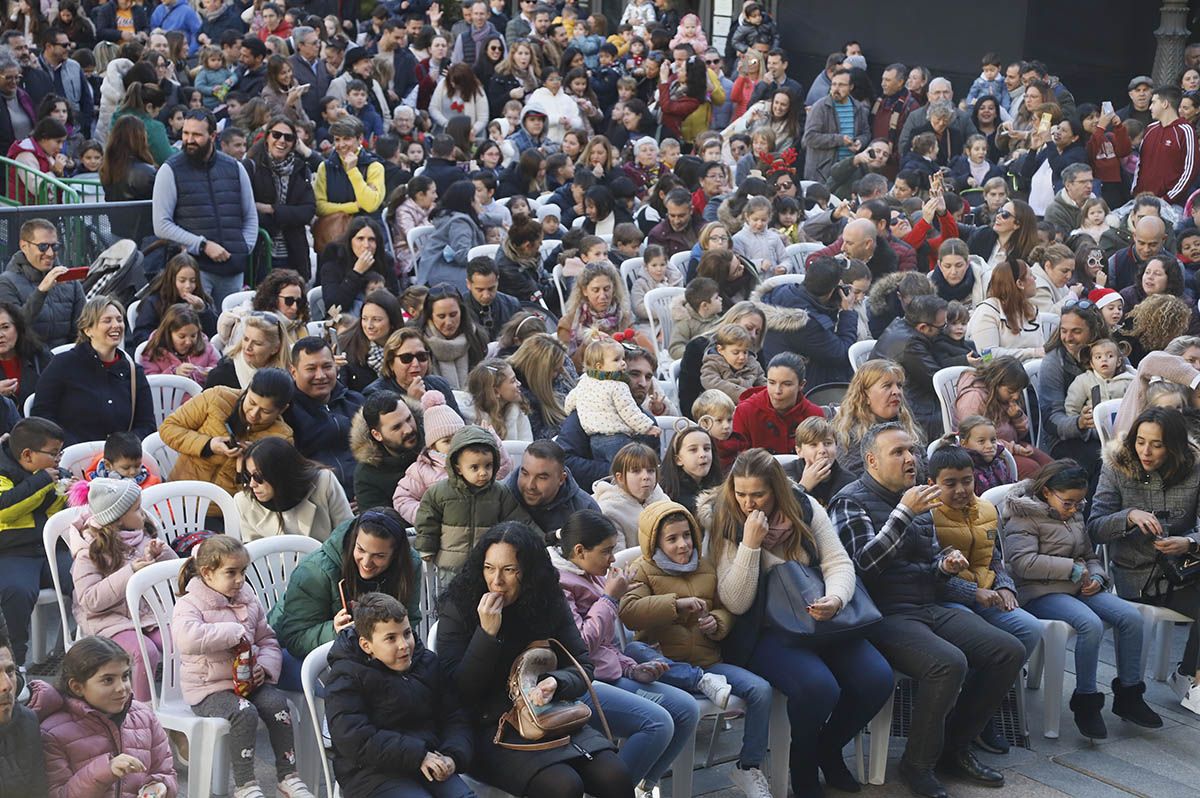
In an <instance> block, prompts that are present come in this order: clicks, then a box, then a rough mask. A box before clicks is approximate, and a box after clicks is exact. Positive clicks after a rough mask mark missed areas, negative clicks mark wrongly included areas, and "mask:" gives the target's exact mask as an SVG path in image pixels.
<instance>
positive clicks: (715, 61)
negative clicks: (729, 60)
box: [704, 58, 721, 66]
mask: <svg viewBox="0 0 1200 798" xmlns="http://www.w3.org/2000/svg"><path fill="white" fill-rule="evenodd" d="M704 63H706V64H708V65H709V66H716V65H717V64H719V63H721V59H720V58H705V59H704Z"/></svg>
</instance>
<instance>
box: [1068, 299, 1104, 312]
mask: <svg viewBox="0 0 1200 798" xmlns="http://www.w3.org/2000/svg"><path fill="white" fill-rule="evenodd" d="M1094 307H1096V305H1095V303H1094V302H1092V300H1090V299H1072V300H1071V301H1069V302H1064V303H1063V306H1062V309H1063V310H1071V309H1072V308H1078V309H1079V310H1087V309H1088V308H1094Z"/></svg>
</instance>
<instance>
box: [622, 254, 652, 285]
mask: <svg viewBox="0 0 1200 798" xmlns="http://www.w3.org/2000/svg"><path fill="white" fill-rule="evenodd" d="M645 265H646V261H645V259H643V258H626V259H625V260H623V261H621V279H622V280H624V281H625V288H626V289H627V290H628V289H632V288H633V281H634V280H636V279H637V272H638V269H641V268H642V267H643V266H645Z"/></svg>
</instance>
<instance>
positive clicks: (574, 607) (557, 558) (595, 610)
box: [546, 546, 637, 682]
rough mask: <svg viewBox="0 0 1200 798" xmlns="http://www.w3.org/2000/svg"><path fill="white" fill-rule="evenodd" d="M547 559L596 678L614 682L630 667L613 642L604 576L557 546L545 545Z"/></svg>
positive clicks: (613, 615)
mask: <svg viewBox="0 0 1200 798" xmlns="http://www.w3.org/2000/svg"><path fill="white" fill-rule="evenodd" d="M546 551H547V552H549V554H550V562H551V563H553V565H554V567H555V568H556V569H558V583H559V585H561V586H562V592H563V597H564V598H565V599H566V600H567V607H568V608H570V610H571V618H572V619H573V620H574V621H575V628H577V629H578V630H579V636H580V637H582V638H583V643H584V645H586V646H587V648H588V656H589V657H591V660H592V664H593V665H594V666H595V667H596V678H597V679H600V680H601V681H605V682H615V681H616V680H617V679H619V678H621V677H622V676H625V675H627V674H628V673H629V671H630V670H631V669H632V668H633V666H634V665H635V664H637V663H635V662H634V661H633V660H632V659H630V658H629V657H627V656H625V655H624V654H623V653H621V650H620V649H619V648H617V647H616V646H615V645H613V640H614V639H616V634H615V632H616V627H617V620H618V619H617V602H616V601H614V600H612V599H610V598H609V597H608V596H607V595H606V594H605V592H604V585H605V582H606V579H605V578H604V577H603V576H592V575H591V574H587V573H584V571H583V569H582V568H580V567H579V566H578V565H576V564H575V563H573V562H571V561H570V560H568V559H567V558H566V557H564V556H563V555H562V552H561V551H559V548H558V547H557V546H548V547H547V548H546Z"/></svg>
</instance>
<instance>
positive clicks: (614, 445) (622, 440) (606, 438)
mask: <svg viewBox="0 0 1200 798" xmlns="http://www.w3.org/2000/svg"><path fill="white" fill-rule="evenodd" d="M591 438H592V457H594V458H595V459H597V460H603V461H604V462H606V463H611V462H612V461H613V458H614V457H616V456H617V452H619V451H621V449H623V448H625V447H626V446H628V445H629V444H631V443H635V442H636V441H637V439H636V438H634V437H633V436H632V435H624V434H617V435H593V436H591Z"/></svg>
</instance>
